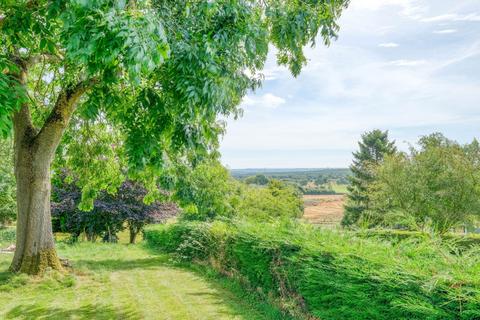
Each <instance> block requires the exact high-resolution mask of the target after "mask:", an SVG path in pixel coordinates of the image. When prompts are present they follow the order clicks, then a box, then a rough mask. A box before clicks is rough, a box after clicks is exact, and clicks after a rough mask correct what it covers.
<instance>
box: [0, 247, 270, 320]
mask: <svg viewBox="0 0 480 320" xmlns="http://www.w3.org/2000/svg"><path fill="white" fill-rule="evenodd" d="M58 249H59V254H60V256H61V257H64V258H68V259H69V260H70V262H71V264H72V265H73V271H72V272H70V273H68V274H66V275H62V274H58V273H55V272H50V273H48V274H47V275H46V276H45V277H44V278H42V279H36V278H30V277H27V276H25V275H12V274H11V273H9V272H8V271H7V269H8V266H9V263H10V260H11V258H12V255H11V254H0V301H1V302H2V303H0V319H49V320H50V319H62V320H63V319H85V320H86V319H172V320H181V319H249V320H250V319H279V317H278V313H277V312H276V310H274V309H273V308H272V307H269V306H266V305H263V304H259V305H257V304H256V303H255V301H254V298H252V297H251V296H249V295H248V294H246V293H245V292H242V291H241V290H240V289H239V287H238V286H236V285H235V284H234V283H232V282H230V281H227V280H226V279H222V278H219V277H218V276H217V275H215V274H212V273H209V272H208V269H205V268H203V269H199V268H197V269H189V268H185V267H181V266H179V265H175V264H173V263H172V262H170V261H169V258H168V256H166V255H162V254H158V253H155V252H152V251H149V250H147V249H146V248H145V247H143V246H142V245H133V246H132V245H125V244H91V243H80V244H77V245H66V244H63V243H60V244H59V245H58Z"/></svg>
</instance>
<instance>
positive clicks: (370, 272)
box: [145, 221, 480, 320]
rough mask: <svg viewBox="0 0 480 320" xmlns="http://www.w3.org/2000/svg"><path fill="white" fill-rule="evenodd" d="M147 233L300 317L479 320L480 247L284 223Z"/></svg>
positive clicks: (194, 225)
mask: <svg viewBox="0 0 480 320" xmlns="http://www.w3.org/2000/svg"><path fill="white" fill-rule="evenodd" d="M145 239H146V240H147V242H148V243H149V244H150V245H152V246H155V247H157V248H160V249H162V250H164V251H166V252H170V253H175V254H177V255H178V256H179V257H181V258H182V259H185V260H188V261H201V262H203V263H209V264H210V265H211V266H212V267H214V268H216V269H218V270H219V271H221V272H223V273H225V274H228V275H232V276H235V277H238V278H240V279H241V280H244V283H245V284H246V285H247V286H248V287H250V288H251V289H253V290H257V291H261V292H263V293H264V294H265V296H266V297H276V298H277V299H279V300H280V301H283V302H284V303H283V307H284V308H285V309H286V310H288V311H289V313H291V314H292V315H294V316H295V317H300V316H299V315H300V314H303V313H308V314H310V315H313V316H315V317H318V318H321V319H356V320H357V319H365V320H366V319H442V320H444V319H465V320H467V319H472V320H473V319H479V318H480V277H479V274H480V273H479V271H480V270H479V268H480V255H478V251H479V250H478V246H477V247H475V248H474V249H471V250H469V251H465V252H463V254H462V255H457V254H454V253H452V251H455V250H451V249H452V248H451V247H450V246H446V245H443V244H441V243H439V242H438V241H435V240H428V239H424V240H418V239H411V240H405V241H401V242H399V243H398V244H396V245H393V244H392V243H390V242H381V241H379V240H372V239H362V238H359V237H357V236H356V235H355V234H354V233H344V232H343V233H342V232H337V231H327V230H318V229H315V228H314V227H312V226H309V225H303V224H293V223H285V222H282V223H281V224H280V223H275V224H273V223H269V224H267V223H258V222H255V223H249V222H238V223H236V224H232V225H230V224H227V223H223V222H218V221H217V222H212V223H205V222H203V223H200V222H196V223H181V224H172V225H167V226H153V227H150V228H148V229H147V230H146V231H145ZM292 302H294V303H292ZM299 310H300V311H299Z"/></svg>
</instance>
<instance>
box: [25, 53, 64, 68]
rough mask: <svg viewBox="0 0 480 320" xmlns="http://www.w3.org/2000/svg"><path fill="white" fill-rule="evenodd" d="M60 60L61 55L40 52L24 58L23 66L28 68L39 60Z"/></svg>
mask: <svg viewBox="0 0 480 320" xmlns="http://www.w3.org/2000/svg"><path fill="white" fill-rule="evenodd" d="M61 60H62V56H60V55H56V54H51V53H42V54H39V55H36V56H32V57H29V58H28V59H26V60H25V66H26V67H27V68H30V67H31V66H33V65H35V64H37V63H39V62H58V61H61Z"/></svg>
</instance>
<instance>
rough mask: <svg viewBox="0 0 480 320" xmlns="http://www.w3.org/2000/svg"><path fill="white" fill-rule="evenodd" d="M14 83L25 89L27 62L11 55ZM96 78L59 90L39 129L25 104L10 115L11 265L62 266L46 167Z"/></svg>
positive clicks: (27, 268)
mask: <svg viewBox="0 0 480 320" xmlns="http://www.w3.org/2000/svg"><path fill="white" fill-rule="evenodd" d="M14 63H16V64H17V66H18V68H19V71H18V73H14V74H12V76H13V77H15V78H16V79H17V81H18V85H21V86H24V87H26V85H27V71H28V70H27V69H28V63H27V62H26V61H24V60H22V59H20V58H15V61H14ZM94 83H95V80H93V79H89V80H85V81H81V82H79V83H77V84H76V85H73V86H69V87H66V88H64V89H63V90H62V91H61V92H60V93H59V95H58V97H57V101H56V102H55V105H54V107H53V109H52V111H51V113H50V115H49V116H48V118H47V120H46V121H45V123H44V124H43V127H42V128H41V129H40V130H37V129H36V128H35V126H34V125H33V122H32V118H31V115H30V109H29V105H28V103H27V102H25V103H24V104H23V105H22V106H21V107H20V108H19V110H18V111H17V112H16V113H15V114H14V116H13V124H14V141H15V147H14V149H15V163H14V165H15V178H16V180H17V234H16V236H17V240H16V241H17V243H16V250H15V255H14V257H13V261H12V264H11V266H10V269H11V270H12V271H14V272H24V273H28V274H41V273H43V272H44V271H45V270H46V269H47V268H52V269H56V270H61V269H62V266H61V264H60V261H59V259H58V256H57V252H56V250H55V242H54V239H53V233H52V220H51V214H50V192H51V179H50V165H51V163H52V161H53V158H54V156H55V151H56V149H57V147H58V145H59V143H60V140H61V138H62V135H63V133H64V131H65V129H66V128H67V126H68V123H69V121H70V118H71V117H72V115H73V112H74V111H75V108H76V105H77V103H78V101H79V100H80V98H81V97H82V95H83V94H84V93H85V92H86V91H87V90H89V88H90V87H91V85H93V84H94Z"/></svg>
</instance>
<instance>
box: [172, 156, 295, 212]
mask: <svg viewBox="0 0 480 320" xmlns="http://www.w3.org/2000/svg"><path fill="white" fill-rule="evenodd" d="M177 176H179V177H181V178H179V179H178V181H177V185H176V188H175V193H174V199H176V200H177V201H178V202H179V203H180V205H181V207H182V208H183V209H184V210H183V214H182V217H183V218H185V219H187V220H203V221H205V220H212V219H215V218H219V217H222V218H229V217H234V216H248V217H250V218H254V219H260V220H268V219H277V218H281V217H285V218H288V217H299V216H301V214H302V212H303V203H302V200H301V195H300V193H299V192H298V190H297V189H295V188H294V187H292V186H289V185H287V184H285V183H283V182H281V181H278V180H270V181H269V182H268V184H267V185H266V186H258V185H248V184H244V183H242V182H238V181H236V180H234V179H233V178H232V177H231V176H230V174H229V172H228V170H227V169H225V168H224V167H223V166H222V165H221V164H220V163H218V162H217V161H215V160H211V161H205V162H202V163H201V164H199V165H198V166H197V167H196V168H195V169H194V170H186V171H183V172H181V173H179V174H177Z"/></svg>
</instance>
